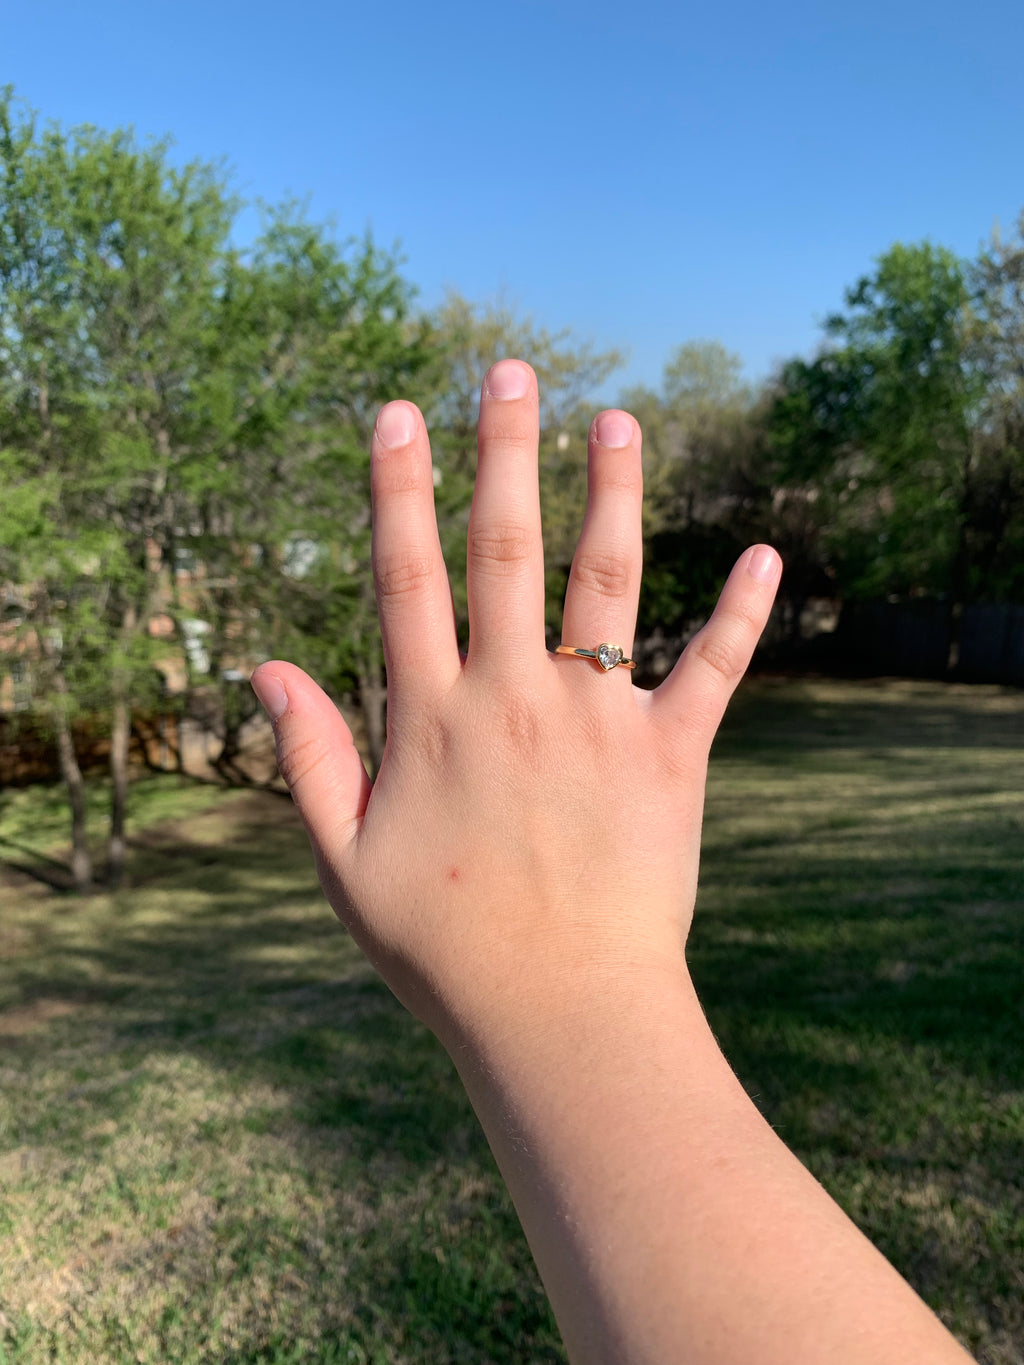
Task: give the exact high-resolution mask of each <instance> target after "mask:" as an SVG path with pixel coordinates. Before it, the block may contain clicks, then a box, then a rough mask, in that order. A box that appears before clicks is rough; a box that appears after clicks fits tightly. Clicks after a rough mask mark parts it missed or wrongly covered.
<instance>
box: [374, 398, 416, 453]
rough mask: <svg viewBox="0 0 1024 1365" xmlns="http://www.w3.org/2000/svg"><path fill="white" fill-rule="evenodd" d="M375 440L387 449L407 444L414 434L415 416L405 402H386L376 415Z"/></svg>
mask: <svg viewBox="0 0 1024 1365" xmlns="http://www.w3.org/2000/svg"><path fill="white" fill-rule="evenodd" d="M376 431H377V440H378V441H379V442H380V443H381V445H382V446H387V447H388V448H389V449H391V448H393V447H394V446H407V445H408V444H409V442H410V441H411V440H412V438H413V437H414V436H415V435H416V417H415V415H414V413H413V410H412V408H410V407H409V405H408V404H407V403H388V404H387V406H386V407H383V408H381V410H380V413H379V414H378V416H377V427H376Z"/></svg>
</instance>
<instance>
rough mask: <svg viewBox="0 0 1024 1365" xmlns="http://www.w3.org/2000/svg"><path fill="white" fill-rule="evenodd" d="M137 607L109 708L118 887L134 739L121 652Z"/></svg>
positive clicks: (113, 872)
mask: <svg viewBox="0 0 1024 1365" xmlns="http://www.w3.org/2000/svg"><path fill="white" fill-rule="evenodd" d="M138 619H139V618H138V613H137V612H136V610H135V607H134V606H132V605H128V606H126V607H125V609H124V616H123V618H122V621H121V631H120V639H119V640H118V642H117V647H116V648H117V655H116V656H115V659H114V668H113V675H112V678H111V689H110V690H111V694H112V701H111V707H110V836H109V839H108V841H107V885H108V886H111V887H118V886H120V884H121V878H122V877H123V876H124V859H125V839H124V824H125V813H126V811H127V808H128V745H129V741H130V738H131V725H132V709H131V703H130V701H129V699H128V669H127V667H126V665H125V663H124V661H123V659H122V657H121V651H122V650H125V649H127V648H128V647H129V645H130V643H131V638H132V634H133V633H134V630H135V626H136V623H137V621H138Z"/></svg>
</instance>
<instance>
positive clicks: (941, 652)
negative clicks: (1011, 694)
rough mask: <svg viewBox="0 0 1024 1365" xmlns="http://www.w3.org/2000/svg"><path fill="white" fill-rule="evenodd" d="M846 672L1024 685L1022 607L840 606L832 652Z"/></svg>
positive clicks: (918, 602) (926, 602)
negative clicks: (954, 608) (840, 610)
mask: <svg viewBox="0 0 1024 1365" xmlns="http://www.w3.org/2000/svg"><path fill="white" fill-rule="evenodd" d="M831 652H832V654H833V657H834V661H835V663H836V664H837V665H838V666H839V667H841V668H843V669H845V670H848V671H850V672H853V673H859V674H865V675H878V674H897V675H899V676H901V677H907V678H958V679H963V680H964V681H970V682H999V683H1024V606H1018V605H1015V604H1013V603H1002V602H977V603H974V604H972V605H971V606H968V607H964V608H963V609H962V610H961V611H957V612H955V611H953V610H951V608H950V605H949V603H947V602H939V601H935V600H933V599H928V598H915V599H911V600H908V601H904V602H851V603H847V604H845V605H844V606H843V610H842V613H841V615H840V618H839V625H838V627H837V629H836V632H835V636H834V638H833V641H832V650H831Z"/></svg>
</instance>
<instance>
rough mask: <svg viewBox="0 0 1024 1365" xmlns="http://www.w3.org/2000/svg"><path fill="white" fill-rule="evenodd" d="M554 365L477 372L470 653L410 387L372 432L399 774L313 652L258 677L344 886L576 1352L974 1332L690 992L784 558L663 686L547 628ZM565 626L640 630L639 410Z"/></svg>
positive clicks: (309, 817) (602, 428)
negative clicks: (734, 742) (357, 741)
mask: <svg viewBox="0 0 1024 1365" xmlns="http://www.w3.org/2000/svg"><path fill="white" fill-rule="evenodd" d="M537 413H538V407H537V388H536V380H535V378H534V375H533V372H532V371H531V370H530V369H529V368H528V367H527V366H525V365H523V364H521V363H520V362H518V361H514V360H504V361H501V362H500V363H499V364H497V365H496V366H494V368H493V369H492V370H491V371H490V373H489V374H488V376H487V378H486V380H485V382H484V386H483V392H482V396H481V403H480V460H479V466H478V470H477V479H476V489H475V491H474V495H473V507H472V512H471V516H470V528H469V555H468V566H467V567H468V589H469V617H470V621H469V654H468V658H467V659H466V660H465V662H463V661H462V659H461V658H460V655H459V650H458V644H457V641H456V638H455V626H454V623H453V620H452V611H451V600H450V595H449V591H448V583H447V580H446V576H445V568H444V563H443V561H442V558H441V550H440V546H439V544H438V537H437V526H436V523H435V519H434V511H433V480H432V477H431V461H430V449H429V445H428V441H427V434H426V431H425V430H424V427H423V421H422V419H421V417H420V414H419V413H418V412H417V410H416V409H415V408H414V407H413V406H412V405H411V404H409V403H390V404H389V405H388V406H387V407H386V408H384V409H383V411H382V412H381V414H380V417H379V418H378V420H377V427H376V431H375V434H374V438H373V450H372V492H373V521H374V533H373V535H374V547H373V559H374V576H375V579H376V585H377V599H378V604H379V609H380V618H381V627H382V631H383V638H384V651H385V657H386V662H387V674H388V738H387V746H386V750H385V754H384V760H383V764H382V766H381V770H380V774H379V776H378V778H377V781H376V783H375V784H374V785H373V787H372V789H371V785H370V782H369V779H368V777H367V775H366V772H365V770H364V768H363V765H362V762H361V761H360V758H359V755H358V754H357V752H356V750H355V748H354V747H353V744H352V736H351V735H350V733H349V731H348V729H347V727H346V726H345V723H344V721H343V720H342V719H341V717H340V716H339V714H338V712H337V710H336V709H335V707H334V706H333V705H332V703H331V702H330V700H329V699H328V698H327V697H326V696H325V695H324V693H323V692H321V691H320V689H319V688H318V687H317V686H316V685H315V684H314V683H313V682H312V681H311V680H310V679H309V678H307V677H306V675H305V674H304V673H302V672H300V671H299V670H298V669H297V668H293V667H292V666H291V665H289V664H283V663H269V664H264V665H263V666H262V667H261V668H260V669H258V670H257V672H256V674H255V676H254V679H253V682H254V684H255V687H256V690H257V692H258V693H259V695H260V698H261V700H262V701H263V703H264V705H265V706H266V707H267V709H268V711H269V712H270V714H271V716H272V717H273V719H274V724H275V730H276V733H277V743H278V762H279V764H280V768H281V771H282V773H283V774H284V777H285V779H286V781H287V782H288V785H289V787H290V788H291V790H292V793H293V795H294V797H295V800H296V802H297V803H298V807H299V810H300V811H301V813H302V816H303V819H304V820H305V822H306V827H307V829H308V830H309V834H310V838H311V840H312V844H313V848H314V850H315V853H316V857H317V861H318V864H319V869H320V876H321V880H322V882H323V886H324V889H325V891H326V892H327V895H328V897H329V898H330V900H331V903H332V904H333V906H334V908H335V910H336V911H337V913H338V915H339V916H340V917H341V919H342V920H343V921H344V923H345V924H347V925H348V926H349V928H350V929H351V931H352V933H353V935H354V936H355V937H356V938H357V939H358V941H359V942H360V943H361V944H362V945H363V947H364V948H365V950H366V952H367V954H368V955H369V957H370V959H371V960H372V961H373V962H374V963H375V965H376V966H377V967H378V968H379V969H380V971H381V973H382V974H383V975H384V977H385V979H386V980H387V981H388V983H389V984H390V985H391V987H392V989H393V990H394V991H395V992H396V994H397V995H398V996H399V997H400V998H401V999H402V1000H404V1001H405V1003H406V1004H407V1005H408V1006H409V1008H410V1009H412V1010H414V1011H415V1012H416V1013H417V1014H418V1015H419V1016H420V1017H421V1018H422V1019H423V1020H424V1021H425V1022H426V1023H427V1024H429V1025H430V1027H431V1028H433V1029H434V1030H435V1031H436V1032H437V1034H438V1035H439V1037H440V1038H441V1040H442V1041H443V1042H444V1043H445V1045H446V1046H447V1047H448V1049H449V1051H450V1052H451V1054H452V1056H453V1058H454V1060H455V1062H456V1064H457V1066H458V1068H459V1071H460V1073H461V1075H462V1078H463V1080H464V1082H465V1084H466V1088H467V1090H468V1091H469V1094H470V1098H471V1099H472V1101H473V1104H474V1107H475V1108H476V1111H477V1113H478V1115H479V1116H480V1119H481V1122H482V1124H483V1126H484V1129H485V1131H486V1133H487V1136H488V1140H489V1141H490V1144H491V1147H492V1149H493V1151H494V1154H495V1157H496V1158H497V1161H498V1164H499V1166H500V1168H501V1171H502V1174H503V1175H504V1177H505V1179H506V1181H507V1182H508V1185H509V1188H510V1190H511V1193H512V1197H513V1199H514V1200H515V1204H516V1208H517V1210H518V1212H519V1216H520V1218H521V1220H522V1222H523V1227H524V1229H525V1231H526V1234H527V1237H528V1238H529V1241H530V1245H531V1247H532V1249H533V1253H534V1256H535V1257H536V1260H537V1264H538V1267H539V1269H540V1272H541V1276H542V1277H543V1280H544V1283H545V1286H546V1288H547V1290H548V1293H549V1295H550V1297H551V1301H552V1305H553V1307H554V1310H555V1315H556V1317H557V1319H558V1323H559V1327H560V1328H561V1330H562V1334H563V1337H564V1340H565V1344H566V1347H567V1349H568V1352H569V1356H570V1359H571V1360H573V1361H574V1362H577V1363H578V1365H583V1362H586V1365H663V1363H664V1362H665V1361H669V1360H686V1361H688V1362H691V1365H727V1363H728V1365H746V1363H747V1362H751V1363H752V1362H755V1361H756V1362H757V1363H758V1365H783V1362H785V1365H823V1363H824V1362H826V1361H835V1360H842V1361H844V1362H845V1365H897V1363H899V1365H902V1362H903V1361H905V1360H911V1359H913V1360H929V1361H935V1362H936V1363H937V1362H939V1361H943V1362H945V1361H949V1362H950V1365H953V1362H962V1361H965V1360H966V1359H967V1357H966V1356H965V1355H964V1353H963V1352H962V1351H961V1349H960V1348H959V1347H958V1346H957V1344H956V1343H955V1342H954V1341H953V1340H952V1338H951V1337H949V1335H948V1333H946V1332H945V1330H944V1329H943V1328H942V1327H941V1325H940V1324H939V1323H938V1321H937V1320H936V1319H935V1318H934V1317H933V1316H932V1314H931V1313H930V1312H929V1311H928V1310H927V1309H926V1308H925V1307H924V1305H923V1304H922V1303H921V1302H920V1300H919V1299H917V1298H916V1297H915V1296H914V1294H913V1293H912V1291H911V1290H910V1289H909V1287H908V1286H907V1285H906V1284H905V1282H904V1281H902V1280H901V1279H900V1278H899V1276H898V1275H897V1274H896V1273H895V1272H894V1271H893V1269H892V1267H891V1266H889V1265H888V1264H887V1263H886V1262H885V1260H884V1259H883V1258H882V1257H881V1256H880V1255H879V1254H878V1252H877V1251H875V1249H874V1248H873V1247H871V1246H870V1244H869V1243H868V1242H867V1241H866V1240H865V1239H864V1238H863V1237H862V1236H861V1235H860V1233H859V1232H857V1230H856V1229H855V1228H854V1227H853V1225H852V1224H851V1223H850V1222H849V1220H848V1219H847V1218H846V1217H845V1215H844V1214H843V1213H842V1212H841V1211H840V1210H839V1209H838V1207H837V1206H836V1205H835V1204H834V1203H833V1202H832V1201H831V1200H830V1199H829V1197H828V1196H827V1195H826V1194H825V1192H824V1191H823V1190H822V1188H821V1187H820V1186H819V1185H818V1184H817V1183H816V1182H815V1181H814V1180H813V1178H812V1177H811V1176H810V1175H809V1174H808V1173H807V1172H806V1171H805V1170H804V1169H803V1167H802V1166H801V1165H800V1164H799V1162H797V1161H796V1159H795V1158H794V1157H793V1156H792V1154H791V1153H789V1152H788V1151H787V1150H786V1148H785V1147H784V1146H783V1145H782V1143H781V1141H780V1140H779V1138H778V1136H777V1134H776V1133H775V1132H774V1131H773V1130H772V1129H771V1128H770V1127H769V1125H768V1124H767V1123H766V1122H765V1121H764V1119H763V1118H762V1117H761V1115H760V1114H759V1113H758V1111H757V1110H756V1108H755V1107H754V1106H753V1105H752V1104H751V1103H750V1101H749V1099H748V1097H747V1096H746V1095H745V1093H744V1092H743V1089H742V1087H741V1086H740V1085H739V1084H738V1082H737V1080H736V1078H735V1076H733V1074H732V1072H731V1071H730V1069H729V1067H728V1064H727V1062H726V1061H725V1059H724V1057H723V1056H722V1054H721V1052H720V1050H719V1049H718V1047H717V1044H716V1042H715V1039H714V1037H713V1035H712V1033H711V1030H710V1029H709V1028H708V1026H707V1021H706V1020H705V1019H704V1017H703V1014H702V1012H701V1010H700V1007H699V1004H698V1003H697V1000H696V997H695V996H694V994H693V990H692V986H691V985H690V982H689V978H688V975H687V972H686V967H685V962H684V959H683V952H682V949H683V944H684V941H685V938H686V933H687V930H688V928H689V924H690V919H691V915H692V912H693V902H694V895H695V888H696V879H697V859H698V850H699V843H700V825H701V811H702V806H703V799H704V776H705V769H706V765H707V758H708V751H709V749H710V746H711V741H712V739H713V738H714V734H715V731H716V729H717V727H718V724H719V721H720V720H721V717H722V713H723V711H724V709H725V706H726V703H727V701H728V699H729V696H730V694H731V693H732V691H733V688H734V687H735V685H736V683H737V681H738V680H739V678H740V677H741V676H742V674H743V671H744V669H745V668H746V666H747V663H748V661H749V659H750V655H751V653H752V651H753V648H754V645H755V643H756V641H757V638H758V636H759V634H760V632H761V630H762V628H763V626H764V624H765V621H766V620H767V617H768V611H769V608H770V607H771V603H772V598H773V595H774V592H775V587H776V584H777V582H778V578H779V572H780V564H779V559H778V556H777V555H776V554H775V552H774V551H773V550H771V549H769V548H768V547H767V546H755V547H754V548H752V549H750V550H747V551H746V553H745V554H744V555H742V556H741V558H740V560H739V563H738V564H737V565H736V567H735V568H734V570H733V572H732V574H731V575H730V577H729V580H728V582H727V583H726V585H725V588H724V590H723V592H722V596H721V598H720V600H719V603H718V606H717V608H716V610H715V613H714V615H713V616H712V618H711V620H710V621H709V622H708V624H707V625H706V626H705V627H704V629H703V630H702V631H701V632H700V634H699V635H697V636H696V637H695V638H694V639H693V640H692V641H691V643H690V644H689V645H688V647H687V649H686V650H685V652H684V654H683V656H682V658H681V659H680V660H679V662H678V664H677V665H676V667H675V669H674V670H673V672H672V674H671V675H670V677H669V678H668V679H666V681H665V682H664V683H663V684H662V685H661V687H659V688H658V689H657V691H655V692H644V691H641V690H640V689H638V688H636V687H634V686H633V682H632V678H631V675H630V673H629V671H628V670H627V669H625V668H621V667H616V668H613V669H611V671H610V672H604V671H602V669H601V668H600V667H599V665H598V664H597V663H595V662H593V661H591V660H584V659H580V658H574V657H570V656H566V655H561V654H558V655H551V654H549V653H548V652H547V651H546V649H545V647H544V572H543V560H542V552H541V523H540V508H539V504H538V480H537V444H538V415H537ZM588 476H589V495H588V501H587V512H586V518H585V521H584V525H583V531H582V534H581V536H580V541H579V545H578V547H577V550H576V556H575V559H574V561H573V567H572V573H571V575H570V579H569V587H568V591H567V593H566V601H565V615H564V622H563V639H564V641H565V642H566V643H567V644H570V645H577V646H582V647H588V648H593V647H594V646H596V645H597V644H599V643H601V642H608V643H611V644H614V645H619V646H621V647H622V648H623V649H624V650H625V651H626V652H627V654H628V652H629V651H630V650H631V649H632V643H633V631H634V627H635V622H636V610H637V597H638V592H639V586H640V497H641V488H640V484H641V479H640V432H639V431H638V429H637V426H636V423H635V422H634V421H633V419H632V418H631V417H629V416H628V415H627V414H626V413H623V412H605V413H602V414H601V415H600V416H599V417H598V418H597V419H596V421H595V423H594V426H593V428H592V430H591V435H590V450H589V459H588Z"/></svg>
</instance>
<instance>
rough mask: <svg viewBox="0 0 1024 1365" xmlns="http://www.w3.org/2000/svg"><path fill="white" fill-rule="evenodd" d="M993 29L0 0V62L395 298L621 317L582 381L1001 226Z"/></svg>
mask: <svg viewBox="0 0 1024 1365" xmlns="http://www.w3.org/2000/svg"><path fill="white" fill-rule="evenodd" d="M1022 51H1024V5H1022V4H1021V0H979V3H976V4H973V5H967V4H964V3H956V4H953V3H948V2H947V0H930V3H922V2H921V0H888V2H887V3H880V2H879V0H859V3H858V4H856V5H839V4H837V3H835V2H834V0H818V3H808V2H807V0H802V2H798V0H775V3H774V4H771V5H769V4H763V3H762V4H752V3H748V0H736V3H733V4H723V3H717V4H716V3H710V4H704V5H701V6H699V7H698V6H695V5H691V4H686V3H682V4H662V3H649V2H648V0H635V2H634V3H632V4H630V3H625V2H624V0H619V2H618V3H616V4H611V3H606V2H605V0H592V3H589V4H577V3H569V0H547V2H546V3H542V2H541V0H510V3H505V4H494V3H489V4H488V3H482V4H467V3H462V0H455V2H453V3H446V0H435V2H434V3H419V4H413V3H409V2H408V0H394V3H391V4H383V5H382V4H376V5H371V4H369V3H365V2H364V3H361V4H358V5H357V4H350V3H344V0H339V2H338V3H333V4H327V3H320V0H292V3H290V4H284V3H280V2H278V3H273V4H271V3H266V2H265V0H248V2H247V3H238V0H205V3H195V0H174V3H167V0H132V3H126V2H124V0H82V3H68V2H67V0H64V2H63V3H58V2H57V0H23V2H22V3H17V4H15V3H13V0H0V81H9V82H11V83H13V84H14V86H15V89H16V91H17V93H18V94H19V95H20V96H22V97H23V98H24V99H25V100H26V101H27V102H28V103H29V104H30V105H32V106H33V107H35V108H36V109H38V110H39V111H40V113H42V114H43V115H44V116H47V117H50V118H54V119H57V120H59V121H60V122H62V123H64V124H66V125H70V124H75V123H81V122H90V123H94V124H97V125H99V126H102V127H112V126H116V125H123V124H133V125H134V126H135V128H136V130H137V131H138V132H139V133H140V134H143V135H161V134H165V133H169V134H171V135H172V136H173V137H174V139H175V142H176V153H175V154H176V155H177V156H180V157H181V158H183V159H185V158H192V157H199V158H202V159H207V160H212V159H217V158H224V159H225V160H226V162H227V163H228V165H229V166H230V167H231V169H232V172H233V177H234V182H235V185H236V187H237V188H238V189H239V191H240V192H241V193H242V194H243V195H245V196H247V197H251V198H262V199H265V200H269V201H276V200H279V199H281V198H284V197H287V196H298V197H300V198H303V199H307V198H308V201H309V211H310V213H311V215H312V216H314V217H316V218H330V219H332V220H333V221H334V222H335V223H336V225H337V230H338V232H339V234H340V235H344V236H347V235H351V234H354V233H355V234H358V233H361V232H363V231H364V230H365V229H366V227H367V226H369V227H370V228H371V229H372V231H373V233H374V235H375V237H376V238H377V240H378V241H379V242H381V243H382V244H385V245H390V244H392V243H393V242H395V241H400V243H401V246H402V250H403V252H404V255H405V257H406V265H405V271H406V274H407V275H408V276H409V277H410V278H411V279H412V280H413V281H415V283H416V284H417V285H418V286H419V288H420V291H421V301H422V302H423V303H424V304H425V305H428V306H429V305H432V304H434V303H436V302H438V301H439V300H440V298H441V297H442V296H443V292H444V289H445V287H446V286H447V285H453V286H455V287H456V288H458V289H459V290H461V291H462V292H463V293H465V294H466V295H468V296H469V297H471V298H477V299H483V298H488V297H493V296H495V295H496V294H499V293H501V294H503V295H504V296H505V297H506V298H507V299H508V300H510V301H512V302H513V303H515V304H516V305H517V306H518V307H519V308H521V309H522V310H523V311H524V312H529V313H532V314H533V316H534V317H535V319H536V320H537V321H538V322H540V323H543V324H545V325H547V326H550V327H552V328H557V327H561V326H571V327H572V328H573V329H574V330H575V331H576V332H577V333H578V335H580V336H581V337H584V338H587V339H589V340H592V341H593V342H595V343H596V344H598V345H601V346H605V345H607V346H613V345H614V346H620V347H623V348H625V349H627V350H628V351H629V353H630V361H629V364H628V366H627V367H626V368H625V369H624V370H623V371H620V372H619V374H618V375H617V376H616V377H615V378H613V380H612V381H611V385H610V389H609V392H608V394H606V395H605V396H606V397H609V396H610V395H611V393H613V392H614V391H615V389H616V388H617V387H618V385H619V384H626V383H631V382H644V383H656V382H657V379H658V376H659V373H660V370H661V366H662V364H663V362H664V360H665V359H666V357H667V355H668V354H669V352H670V351H671V350H672V348H673V347H675V346H677V345H679V344H680V343H681V342H683V341H686V340H690V339H693V338H699V337H705V338H717V339H719V340H721V341H723V342H724V343H725V344H726V345H727V346H729V347H730V348H731V349H732V350H734V351H736V352H738V353H739V354H740V355H741V356H742V358H743V360H744V363H745V366H746V369H747V372H748V374H750V375H751V376H754V377H759V376H763V375H765V374H767V373H768V372H769V370H770V369H771V366H772V364H773V363H774V362H776V361H777V360H779V359H781V358H784V357H786V356H788V355H791V354H794V353H796V352H806V351H809V350H811V349H813V346H814V344H815V342H816V339H817V337H818V334H819V333H818V327H817V323H818V322H819V321H820V319H821V318H822V317H824V316H825V315H826V314H827V313H828V312H829V311H831V310H833V309H834V308H836V307H837V306H839V305H840V304H841V301H842V293H843V290H844V288H845V287H846V286H848V285H850V284H852V283H853V282H854V281H855V280H856V278H857V277H858V276H859V275H861V274H863V273H864V272H865V271H866V270H867V269H869V268H870V264H871V262H872V260H873V258H874V257H876V256H877V255H878V254H879V253H880V252H881V251H883V250H884V249H885V248H886V247H887V246H888V245H889V244H890V243H892V242H893V241H896V240H907V241H916V240H920V239H921V238H924V237H929V238H931V239H932V240H933V241H937V242H941V243H943V244H946V245H948V246H951V247H953V248H954V249H955V250H957V251H960V252H963V253H965V254H973V253H974V252H975V251H976V249H977V248H978V246H979V244H980V243H981V242H982V241H983V240H984V239H985V238H987V237H988V235H989V233H990V231H991V228H992V225H993V222H994V221H995V220H996V219H999V220H1000V221H1001V223H1002V225H1003V227H1004V229H1010V228H1011V227H1012V225H1013V223H1014V222H1015V221H1016V219H1017V217H1018V215H1019V213H1020V211H1021V209H1022V208H1024V80H1022V79H1021V52H1022ZM254 225H255V218H254V215H248V216H247V217H244V218H243V219H242V220H241V221H240V224H239V231H240V234H241V235H242V236H243V237H244V235H245V234H246V233H251V232H252V231H253V229H254Z"/></svg>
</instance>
